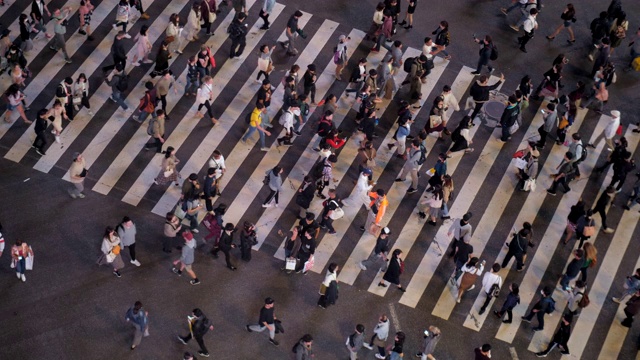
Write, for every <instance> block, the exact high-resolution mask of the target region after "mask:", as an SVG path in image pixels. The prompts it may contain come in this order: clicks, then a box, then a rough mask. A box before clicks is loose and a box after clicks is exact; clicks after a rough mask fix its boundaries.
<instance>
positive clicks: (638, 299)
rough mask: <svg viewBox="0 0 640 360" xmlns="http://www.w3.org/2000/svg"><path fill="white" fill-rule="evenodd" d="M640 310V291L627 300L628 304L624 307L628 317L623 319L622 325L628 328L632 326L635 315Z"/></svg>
mask: <svg viewBox="0 0 640 360" xmlns="http://www.w3.org/2000/svg"><path fill="white" fill-rule="evenodd" d="M638 312H640V291H638V292H636V293H635V294H633V296H631V299H629V301H627V306H625V308H624V315H625V316H626V318H625V319H624V320H622V322H621V325H622V326H624V327H627V328H631V324H633V317H634V316H636V315H637V314H638Z"/></svg>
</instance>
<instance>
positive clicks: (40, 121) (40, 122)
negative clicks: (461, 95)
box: [33, 116, 49, 134]
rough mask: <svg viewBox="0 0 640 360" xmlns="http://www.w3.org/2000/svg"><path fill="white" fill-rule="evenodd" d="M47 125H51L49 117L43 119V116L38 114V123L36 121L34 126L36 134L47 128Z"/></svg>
mask: <svg viewBox="0 0 640 360" xmlns="http://www.w3.org/2000/svg"><path fill="white" fill-rule="evenodd" d="M47 126H49V123H47V119H43V118H41V117H39V116H38V117H37V118H36V123H35V126H34V128H33V130H34V131H35V132H36V134H39V133H41V132H43V131H45V130H47Z"/></svg>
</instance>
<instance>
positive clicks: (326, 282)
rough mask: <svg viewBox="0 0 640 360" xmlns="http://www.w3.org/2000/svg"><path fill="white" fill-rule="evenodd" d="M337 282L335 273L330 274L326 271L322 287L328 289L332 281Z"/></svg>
mask: <svg viewBox="0 0 640 360" xmlns="http://www.w3.org/2000/svg"><path fill="white" fill-rule="evenodd" d="M334 280H335V281H337V280H338V276H337V274H336V273H334V272H330V271H329V270H327V275H325V277H324V281H323V282H322V285H324V286H326V287H329V285H330V284H331V282H332V281H334Z"/></svg>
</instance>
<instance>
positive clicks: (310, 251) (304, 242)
mask: <svg viewBox="0 0 640 360" xmlns="http://www.w3.org/2000/svg"><path fill="white" fill-rule="evenodd" d="M309 218H311V220H313V218H315V215H313V214H312V213H308V214H307V220H306V224H305V225H306V226H304V225H303V229H302V231H301V233H302V236H301V237H300V249H299V250H298V254H297V255H298V264H297V266H296V273H297V274H299V273H302V275H306V274H307V273H308V272H309V270H311V268H312V267H313V262H314V257H313V256H314V254H315V252H316V237H317V236H318V232H319V231H320V228H319V227H317V228H316V227H315V226H317V225H316V224H315V220H313V221H311V224H309ZM291 257H293V255H292V256H291Z"/></svg>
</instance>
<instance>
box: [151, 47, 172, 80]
mask: <svg viewBox="0 0 640 360" xmlns="http://www.w3.org/2000/svg"><path fill="white" fill-rule="evenodd" d="M169 59H171V53H170V52H169V44H167V42H166V41H163V42H162V44H160V49H158V55H157V56H156V66H155V68H154V69H153V71H152V72H151V77H152V78H155V77H156V76H158V75H162V74H163V73H164V71H165V70H168V69H169Z"/></svg>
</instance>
